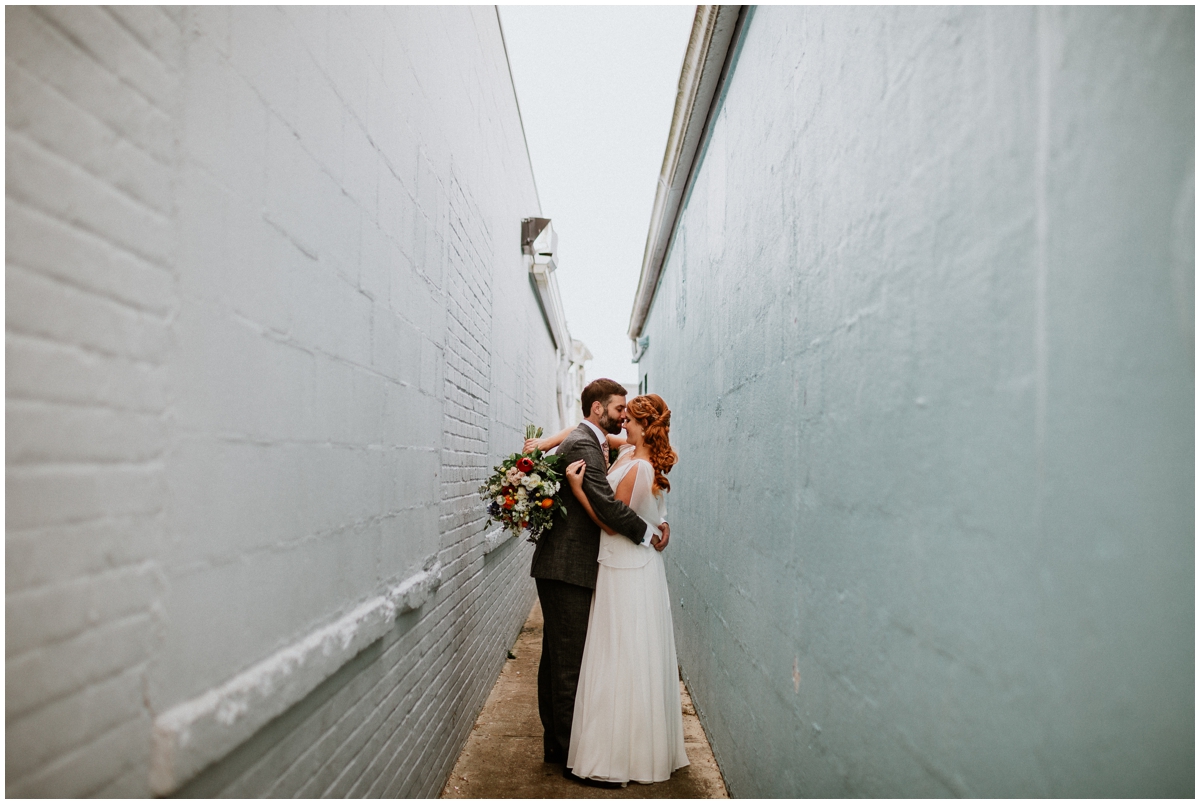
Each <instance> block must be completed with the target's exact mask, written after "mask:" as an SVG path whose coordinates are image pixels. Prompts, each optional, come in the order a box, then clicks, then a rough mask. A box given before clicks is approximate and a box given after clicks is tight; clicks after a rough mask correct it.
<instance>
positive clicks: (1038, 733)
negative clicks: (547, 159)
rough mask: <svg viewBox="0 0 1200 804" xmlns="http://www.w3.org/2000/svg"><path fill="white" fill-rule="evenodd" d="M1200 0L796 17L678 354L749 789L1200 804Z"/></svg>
mask: <svg viewBox="0 0 1200 804" xmlns="http://www.w3.org/2000/svg"><path fill="white" fill-rule="evenodd" d="M1193 75H1194V12H1193V9H1191V8H1132V9H1130V8H1070V9H1054V8H1036V9H1030V8H1005V9H987V8H969V9H950V8H887V9H856V8H797V7H774V6H771V7H762V8H759V9H757V10H756V11H755V12H754V13H753V16H752V17H751V18H750V21H749V23H748V25H747V27H746V28H745V31H744V35H743V38H742V40H741V49H740V52H739V56H738V60H737V62H736V65H735V67H734V69H733V71H732V73H731V76H730V79H729V82H728V85H727V87H726V93H725V96H724V99H723V102H722V105H721V106H720V110H719V114H717V115H716V116H715V118H714V120H713V123H712V128H711V135H710V138H709V140H708V143H707V146H706V149H705V153H704V156H703V161H702V162H701V164H700V166H699V168H698V172H697V175H696V177H695V185H694V187H693V189H692V190H691V192H690V196H689V197H688V199H687V201H686V207H685V211H684V213H683V216H682V219H681V222H680V225H679V227H678V229H677V231H676V234H675V238H674V242H673V245H672V247H671V251H670V253H669V256H668V261H667V265H666V268H665V271H664V273H663V277H662V282H661V285H660V288H659V291H658V295H657V297H656V299H655V302H654V306H653V308H652V310H651V314H650V318H649V322H648V325H647V327H646V330H645V331H646V333H647V334H648V335H649V337H650V344H649V349H648V351H647V353H646V355H645V356H644V357H643V358H642V361H641V364H640V370H641V373H642V376H646V377H648V383H649V387H650V390H652V391H655V392H657V393H660V394H662V395H663V396H664V397H665V398H666V400H667V402H668V404H669V405H670V406H671V407H672V408H673V410H674V417H673V430H672V436H673V440H674V441H675V443H676V446H677V448H678V450H679V453H680V456H681V462H680V464H679V466H678V467H677V468H676V469H675V470H674V472H673V473H672V475H671V480H672V484H673V490H672V494H671V498H672V499H671V505H670V509H671V512H672V516H671V521H672V528H673V529H672V541H671V547H670V548H669V549H668V551H667V557H668V566H669V570H668V571H669V581H670V584H671V589H672V596H673V599H674V601H675V611H674V614H675V624H676V634H677V643H678V648H679V655H680V660H681V664H682V666H683V671H684V674H685V677H686V678H687V680H688V682H689V684H690V685H691V688H692V692H693V694H694V696H695V700H696V703H697V708H698V709H699V710H700V712H701V715H702V719H703V722H704V723H705V726H706V728H707V729H708V733H709V737H710V738H711V741H712V745H713V749H714V751H715V753H716V755H717V758H718V761H719V763H720V765H721V768H722V770H723V771H724V773H725V776H726V779H727V781H728V784H729V788H730V791H731V792H732V793H733V794H735V795H738V796H842V795H845V796H940V795H949V794H958V795H972V796H1112V795H1116V796H1142V795H1150V796H1156V795H1169V796H1188V797H1190V796H1192V795H1193V793H1194V760H1195V755H1194V749H1195V742H1194V717H1195V698H1194V668H1195V657H1194V624H1195V612H1194V605H1193V601H1194V589H1195V586H1194V584H1195V579H1194V559H1195V553H1194V521H1195V520H1194V507H1193V492H1194V418H1193V416H1194V371H1193V365H1194V326H1193V321H1194V301H1193V300H1194V239H1193V232H1194V223H1195V212H1194V195H1195V190H1194V163H1193V159H1192V154H1193V152H1194V128H1193V120H1194V100H1193V99H1194V82H1193Z"/></svg>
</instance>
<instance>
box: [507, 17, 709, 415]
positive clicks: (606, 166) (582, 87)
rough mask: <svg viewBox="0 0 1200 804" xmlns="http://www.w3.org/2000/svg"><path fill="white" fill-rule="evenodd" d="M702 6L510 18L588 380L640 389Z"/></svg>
mask: <svg viewBox="0 0 1200 804" xmlns="http://www.w3.org/2000/svg"><path fill="white" fill-rule="evenodd" d="M695 11H696V7H695V6H603V7H601V6H501V7H500V19H501V23H502V24H503V26H504V39H505V45H506V47H507V48H508V58H509V63H510V64H511V66H512V73H513V81H514V83H515V84H516V87H517V99H518V102H519V103H520V105H521V117H522V119H523V121H524V124H525V136H526V139H527V140H528V142H529V155H530V158H531V159H532V160H533V174H534V178H535V179H536V181H537V187H538V196H539V197H540V199H541V202H542V213H543V214H544V215H545V216H546V217H548V218H550V219H551V220H552V221H553V222H554V229H555V231H556V232H557V233H558V246H559V268H558V271H557V272H556V273H557V276H558V286H559V290H560V291H561V293H562V301H563V308H564V309H565V312H566V315H567V325H568V326H569V327H570V329H571V335H572V337H574V338H577V339H579V340H581V341H583V342H584V343H585V344H587V347H588V349H590V350H591V352H592V354H593V355H594V356H595V358H594V359H593V360H592V361H591V362H590V363H588V365H587V377H588V379H589V380H590V379H595V378H596V377H611V378H612V379H614V380H617V381H618V382H631V383H634V385H631V386H629V390H630V391H631V392H633V391H634V389H635V388H636V380H637V367H636V366H634V365H633V364H632V363H631V362H630V358H631V357H632V353H631V351H630V346H629V338H628V336H627V335H626V332H627V331H628V329H629V314H630V311H631V310H632V307H633V294H634V291H635V290H636V289H637V280H638V273H639V272H640V270H641V267H642V252H643V251H644V250H645V247H646V230H647V229H648V228H649V225H650V210H651V208H652V207H653V206H654V188H655V183H656V182H657V180H658V172H659V170H660V168H661V167H662V159H663V151H664V150H665V149H666V145H667V130H668V128H669V127H670V125H671V114H672V112H673V111H674V107H675V90H676V88H677V87H678V83H679V70H680V67H681V66H682V65H683V54H684V51H685V50H686V49H687V42H688V34H689V33H690V31H691V27H692V17H693V16H694V15H695Z"/></svg>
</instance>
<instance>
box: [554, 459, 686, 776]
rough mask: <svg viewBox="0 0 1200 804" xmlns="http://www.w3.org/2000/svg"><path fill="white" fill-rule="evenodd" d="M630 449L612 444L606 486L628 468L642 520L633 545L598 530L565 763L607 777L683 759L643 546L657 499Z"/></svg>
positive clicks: (658, 592)
mask: <svg viewBox="0 0 1200 804" xmlns="http://www.w3.org/2000/svg"><path fill="white" fill-rule="evenodd" d="M632 451H633V447H632V446H626V447H624V448H623V449H622V451H621V454H620V456H619V457H618V459H617V462H616V463H615V464H613V467H612V469H611V471H610V472H609V475H608V482H609V483H610V484H611V485H612V487H613V490H614V491H615V490H616V488H617V486H618V485H619V484H620V482H621V479H622V478H624V477H625V475H626V473H628V472H637V477H636V478H635V480H634V485H633V495H632V497H631V499H630V505H629V507H630V508H632V509H633V510H634V511H635V512H636V513H637V514H638V516H640V517H641V518H642V519H644V520H645V521H646V522H647V523H648V524H649V525H651V527H650V528H649V529H648V530H647V532H646V538H645V541H644V542H643V544H642V545H637V544H634V543H633V542H632V541H630V540H629V539H627V538H626V537H624V536H619V535H618V536H610V535H609V534H607V533H604V532H601V534H600V555H599V562H600V568H599V571H598V574H597V576H596V591H595V594H593V595H592V609H591V615H590V617H589V620H588V632H587V641H586V643H585V644H584V648H583V664H582V666H581V667H580V670H579V687H578V691H577V692H576V693H575V715H574V719H573V720H572V722H571V745H570V749H569V751H568V753H567V767H568V768H570V769H571V771H572V772H573V773H575V774H576V775H577V776H582V777H585V778H591V779H600V780H603V781H608V782H628V781H636V782H645V783H650V782H664V781H666V780H667V779H669V778H671V772H672V771H674V770H676V769H678V768H682V767H683V766H685V765H687V764H688V758H687V753H686V752H685V751H684V747H683V710H682V704H681V701H680V697H679V667H678V662H677V660H676V658H675V634H674V629H673V628H672V626H671V599H670V594H669V592H668V590H667V576H666V572H665V570H664V567H663V558H662V554H661V553H659V552H658V551H657V550H655V549H654V548H653V547H651V546H650V538H651V537H652V536H654V535H656V534H657V533H658V532H659V530H658V528H659V526H660V525H661V524H662V523H663V520H664V517H665V515H666V504H665V501H664V499H663V496H665V495H658V496H656V495H655V494H653V492H652V489H653V483H654V467H652V466H651V465H650V464H649V463H648V462H647V461H643V460H640V459H638V460H633V459H632V458H631V456H630V453H631V452H632Z"/></svg>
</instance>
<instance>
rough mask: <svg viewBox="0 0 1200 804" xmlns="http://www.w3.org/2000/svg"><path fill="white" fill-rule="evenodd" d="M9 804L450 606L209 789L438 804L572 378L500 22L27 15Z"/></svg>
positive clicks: (124, 778) (215, 774) (218, 12)
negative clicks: (541, 265)
mask: <svg viewBox="0 0 1200 804" xmlns="http://www.w3.org/2000/svg"><path fill="white" fill-rule="evenodd" d="M6 53H7V56H6V76H7V77H6V93H7V94H6V97H7V107H6V108H7V129H6V132H7V186H6V216H7V217H6V221H7V224H6V228H7V247H6V248H7V250H6V292H7V306H6V316H7V326H6V354H7V359H8V364H7V365H8V369H7V374H6V380H7V388H8V394H7V411H8V412H7V430H6V434H7V439H6V443H7V452H6V467H7V473H6V474H7V481H6V483H7V494H8V506H7V509H6V525H7V538H6V545H7V546H6V550H7V552H6V589H7V591H6V606H7V634H8V636H7V643H6V670H7V679H8V681H7V685H6V704H7V706H6V729H7V733H8V735H9V738H10V739H8V740H7V742H6V746H7V748H6V770H7V792H8V794H9V795H32V796H44V795H61V796H82V795H104V796H118V795H119V796H138V795H146V794H147V793H148V792H149V787H148V768H149V751H150V744H151V741H150V730H151V727H152V723H153V721H154V718H155V717H157V716H158V715H160V714H162V713H163V712H164V711H167V710H168V709H170V708H171V707H174V706H176V705H178V704H180V703H182V702H185V701H187V700H190V699H192V698H195V697H196V696H198V695H201V694H203V693H204V692H206V691H207V690H209V689H212V688H214V687H216V686H218V685H220V684H222V683H223V682H225V681H227V680H228V679H229V678H231V677H233V676H235V675H236V674H237V673H239V672H241V671H243V670H245V669H246V668H247V667H250V666H252V665H253V664H254V663H255V662H257V661H260V660H261V659H263V658H264V657H265V656H268V655H270V654H271V653H272V652H273V651H276V650H278V649H280V648H281V647H283V646H286V645H288V644H291V643H293V642H295V641H296V640H298V639H301V638H303V637H304V636H305V635H306V634H308V633H310V632H312V631H313V630H314V629H316V628H319V627H321V626H323V625H325V624H327V623H329V622H332V621H334V620H335V619H336V618H337V617H339V616H341V615H343V614H345V613H346V612H348V611H350V610H351V609H353V608H354V607H355V606H356V605H358V604H359V603H360V602H362V601H363V600H364V599H367V598H369V597H370V596H372V595H376V594H379V593H380V591H381V590H382V589H385V588H387V587H388V585H389V584H394V583H395V582H397V581H398V580H402V579H403V578H405V577H407V576H410V575H412V574H413V573H414V572H416V571H419V570H420V569H421V568H422V567H423V566H424V565H425V564H426V563H428V562H429V561H430V560H434V559H436V561H438V562H439V563H440V565H441V567H442V582H441V586H440V587H439V589H438V591H437V592H436V594H435V595H434V597H433V599H432V600H430V601H428V602H426V603H425V604H424V605H423V606H422V607H421V608H420V609H418V610H417V611H414V612H410V613H406V614H402V615H400V616H399V617H398V618H397V620H396V623H395V627H394V628H393V629H392V631H391V632H390V633H388V634H387V635H386V636H385V637H384V638H383V639H382V640H379V641H377V642H376V643H374V644H372V645H371V646H370V647H369V648H367V649H366V650H364V651H363V652H362V653H360V654H359V655H358V656H357V657H355V658H354V659H353V660H351V661H350V662H349V663H348V664H347V665H345V666H343V667H342V669H341V670H339V671H338V672H337V673H336V674H335V675H334V676H333V677H331V678H329V679H327V680H326V681H325V682H323V683H322V684H321V686H319V687H318V688H317V689H316V690H314V691H313V692H312V693H311V694H310V695H309V696H308V697H307V698H305V699H304V700H302V701H300V702H299V703H297V704H296V705H295V706H293V707H292V708H291V709H289V710H288V711H287V712H285V713H284V714H283V715H281V716H279V717H278V718H276V719H275V720H274V721H272V722H271V723H270V724H268V725H267V726H266V727H264V728H263V729H262V730H260V731H259V732H258V733H257V734H256V735H255V736H254V737H252V738H251V739H250V740H248V741H247V742H245V743H243V744H242V745H241V746H239V747H238V748H237V749H235V750H234V751H233V752H232V753H230V754H228V755H227V756H226V757H225V758H224V759H222V760H220V761H218V762H217V763H216V764H214V765H212V766H210V767H209V768H208V769H206V770H204V771H202V772H201V773H200V775H199V776H197V777H195V778H194V779H192V780H191V781H190V782H189V783H188V785H187V786H186V787H184V788H183V790H182V791H181V792H183V793H185V794H204V795H222V796H224V795H232V796H257V795H272V796H282V795H304V796H348V795H349V796H363V795H372V796H375V795H388V796H422V795H435V794H436V793H437V791H438V790H439V789H440V788H441V786H442V784H443V782H444V780H445V777H446V774H447V773H448V772H449V770H450V768H451V767H452V765H453V763H454V761H455V759H456V758H457V754H458V751H459V750H460V748H461V746H462V745H463V743H464V742H465V739H466V735H467V732H468V730H469V729H470V727H471V723H472V722H473V721H474V718H475V716H476V714H477V713H478V711H479V709H480V708H481V707H482V705H483V702H484V700H485V698H486V696H487V693H488V691H489V690H490V687H491V684H492V682H493V680H494V679H495V677H496V675H497V674H498V672H499V670H500V668H501V666H502V664H503V662H504V657H505V650H506V648H507V647H508V646H509V645H510V644H511V642H512V640H513V639H515V637H516V634H517V633H518V631H519V629H520V626H521V623H522V622H523V621H524V618H525V616H526V614H527V613H528V610H529V607H530V605H531V604H532V600H533V595H534V590H533V586H532V582H531V581H530V580H529V578H528V561H529V556H530V549H531V547H530V545H528V544H526V543H521V542H518V541H517V540H512V542H511V543H507V544H505V545H503V546H501V547H500V548H498V549H495V550H493V551H492V552H489V553H486V554H485V542H484V538H483V534H484V532H485V522H484V516H483V513H482V508H481V505H480V504H479V502H478V499H477V498H476V496H475V488H476V487H477V486H478V485H479V482H480V480H481V479H482V477H483V476H484V475H485V474H486V472H487V470H488V468H489V467H490V466H491V465H493V464H494V463H495V462H496V460H498V458H499V457H500V456H502V455H504V454H507V453H508V452H511V451H512V450H513V449H515V448H517V447H518V445H519V443H520V438H521V432H522V430H523V427H524V425H525V423H526V422H529V421H534V422H537V423H540V424H544V425H546V426H548V427H555V426H557V425H558V421H557V415H556V399H555V378H556V372H557V370H558V366H559V360H558V357H557V355H556V353H555V351H554V345H553V342H552V341H551V339H550V337H549V334H548V332H547V330H546V327H545V324H544V323H543V321H542V318H541V314H540V312H539V309H538V305H537V301H536V299H535V297H534V296H533V291H532V290H531V288H530V285H529V282H528V280H527V278H526V276H525V267H524V264H523V262H522V257H521V254H520V249H519V239H518V231H519V225H520V219H521V218H522V217H525V216H528V215H533V214H539V213H540V209H539V206H538V200H537V196H536V191H535V189H534V185H533V175H532V171H531V168H530V165H529V161H528V155H527V153H526V150H525V145H524V139H523V136H522V132H521V127H520V118H519V114H518V111H517V107H516V99H515V94H514V91H513V87H512V84H511V79H510V77H509V73H508V67H507V62H506V57H505V53H504V49H503V43H502V40H501V35H500V31H499V26H498V22H497V18H496V15H495V12H494V10H493V9H475V8H470V9H468V8H428V7H410V8H400V9H381V8H360V9H337V8H329V9H326V8H303V9H288V10H277V9H265V8H249V7H247V8H218V7H201V8H186V9H158V8H152V7H136V8H125V9H99V8H83V7H65V8H56V9H44V8H11V9H8V10H7V11H6Z"/></svg>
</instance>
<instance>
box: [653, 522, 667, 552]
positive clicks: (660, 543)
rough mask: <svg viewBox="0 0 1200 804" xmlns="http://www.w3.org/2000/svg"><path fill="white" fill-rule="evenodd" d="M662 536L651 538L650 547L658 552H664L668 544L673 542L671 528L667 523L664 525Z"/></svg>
mask: <svg viewBox="0 0 1200 804" xmlns="http://www.w3.org/2000/svg"><path fill="white" fill-rule="evenodd" d="M661 530H662V535H661V536H652V537H650V546H651V547H653V548H654V549H655V550H657V551H658V552H660V553H661V552H662V551H663V549H664V548H666V546H667V542H669V541H671V526H670V525H668V524H667V523H666V522H664V523H662V528H661Z"/></svg>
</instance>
